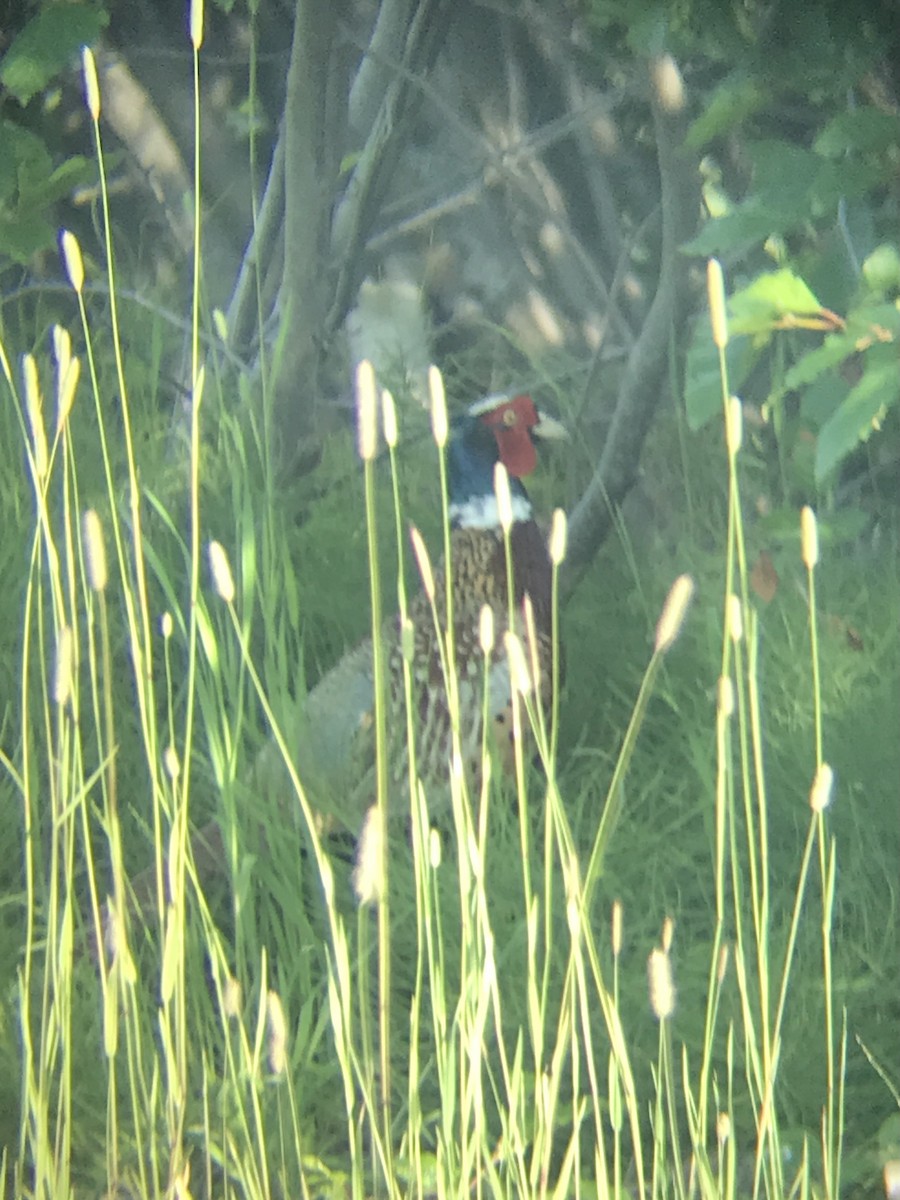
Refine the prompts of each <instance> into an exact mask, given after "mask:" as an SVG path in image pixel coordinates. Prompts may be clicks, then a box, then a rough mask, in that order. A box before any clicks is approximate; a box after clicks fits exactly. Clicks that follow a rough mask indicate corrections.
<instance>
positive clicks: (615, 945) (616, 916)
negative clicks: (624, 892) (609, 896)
mask: <svg viewBox="0 0 900 1200" xmlns="http://www.w3.org/2000/svg"><path fill="white" fill-rule="evenodd" d="M612 952H613V957H614V958H618V957H619V955H620V954H621V953H622V901H621V900H614V901H613V906H612Z"/></svg>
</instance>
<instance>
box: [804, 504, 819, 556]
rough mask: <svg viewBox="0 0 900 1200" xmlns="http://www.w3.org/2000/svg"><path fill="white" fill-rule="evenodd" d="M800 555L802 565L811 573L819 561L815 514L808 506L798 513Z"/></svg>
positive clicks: (817, 529)
mask: <svg viewBox="0 0 900 1200" xmlns="http://www.w3.org/2000/svg"><path fill="white" fill-rule="evenodd" d="M800 553H801V554H802V556H803V565H804V566H805V567H806V569H807V571H811V570H812V569H813V568H814V567H815V566H816V564H817V563H818V561H819V526H818V522H817V521H816V514H815V513H814V512H813V510H812V509H811V508H810V507H809V505H808V504H805V505H804V506H803V510H802V511H801V513H800Z"/></svg>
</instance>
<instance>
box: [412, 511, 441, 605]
mask: <svg viewBox="0 0 900 1200" xmlns="http://www.w3.org/2000/svg"><path fill="white" fill-rule="evenodd" d="M409 536H410V540H411V541H412V548H413V554H415V556H416V565H417V566H418V568H419V574H420V575H421V577H422V587H423V588H424V589H425V595H426V596H427V597H428V599H429V602H430V603H432V604H433V603H434V596H435V587H434V572H433V571H432V569H431V559H430V558H429V557H428V548H427V547H426V545H425V540H424V538H423V537H422V535H421V533H419V531H418V529H416V527H415V525H411V526H410V528H409Z"/></svg>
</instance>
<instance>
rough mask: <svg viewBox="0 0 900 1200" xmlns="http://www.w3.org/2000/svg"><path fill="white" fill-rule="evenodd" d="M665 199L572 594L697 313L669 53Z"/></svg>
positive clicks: (675, 80)
mask: <svg viewBox="0 0 900 1200" xmlns="http://www.w3.org/2000/svg"><path fill="white" fill-rule="evenodd" d="M649 74H650V84H651V90H652V108H653V120H654V127H655V130H656V143H657V158H658V162H659V174H660V184H661V197H662V201H661V204H662V249H661V254H660V272H659V280H658V283H657V288H656V294H655V296H654V298H653V302H652V303H651V305H650V309H649V311H648V313H647V317H646V320H645V322H644V326H643V328H642V330H641V332H640V335H639V336H638V338H637V341H636V342H635V344H634V346H633V347H632V350H631V353H630V355H629V357H628V363H627V365H626V368H625V372H624V375H623V377H622V383H621V386H620V388H619V398H618V401H617V403H616V408H615V412H614V414H613V418H612V422H611V424H610V429H609V436H608V438H607V441H606V444H605V445H604V447H603V453H602V454H601V456H600V461H599V463H598V466H597V470H596V471H595V473H594V476H593V478H592V480H591V482H590V484H589V485H588V487H587V490H586V491H585V493H584V495H583V496H582V497H581V499H580V500H579V502H578V504H577V505H576V506H575V510H574V511H573V513H572V515H571V517H570V520H569V539H568V540H569V549H568V555H567V558H566V562H565V564H564V570H563V576H562V588H563V594H564V596H568V595H570V594H571V592H572V591H574V589H575V587H576V586H577V584H578V582H579V580H580V579H581V577H582V575H583V574H584V572H585V571H586V570H587V568H588V566H589V565H590V563H591V562H592V560H593V558H594V555H595V554H596V552H597V550H598V549H599V547H600V546H601V545H602V543H603V541H604V539H605V538H606V536H607V535H608V533H609V531H610V529H611V527H612V522H613V512H614V510H615V508H616V507H618V505H620V504H621V503H622V501H623V500H624V498H625V496H626V495H627V493H628V491H629V490H630V488H631V486H632V484H633V483H634V480H635V477H636V475H637V469H638V461H639V458H640V453H641V448H642V447H643V444H644V438H645V437H646V434H647V431H648V429H649V428H650V424H651V422H652V419H653V414H654V413H655V411H656V408H657V405H658V403H659V398H660V396H661V394H662V393H663V391H664V389H665V386H666V377H667V371H668V355H669V346H670V341H671V338H672V335H673V334H674V335H675V337H676V339H677V338H678V335H679V334H680V333H681V331H682V330H683V327H684V325H685V323H686V321H687V318H688V316H689V314H690V311H691V303H690V299H691V298H690V289H689V283H688V264H687V261H686V260H685V259H684V258H682V257H681V256H680V254H679V250H678V247H679V246H680V245H681V244H682V243H683V242H685V241H687V240H688V238H690V237H691V235H692V234H693V232H694V229H695V227H696V224H697V220H698V216H699V211H700V206H699V173H698V164H697V162H696V161H695V159H694V157H693V155H692V154H691V153H690V152H689V151H687V150H686V149H685V147H684V134H685V129H686V124H687V114H686V111H685V100H684V95H683V90H682V84H681V78H680V75H679V73H678V69H677V67H676V66H675V63H674V61H673V60H672V59H671V58H670V57H669V56H668V55H664V56H661V57H659V58H656V59H653V60H651V62H650V63H649Z"/></svg>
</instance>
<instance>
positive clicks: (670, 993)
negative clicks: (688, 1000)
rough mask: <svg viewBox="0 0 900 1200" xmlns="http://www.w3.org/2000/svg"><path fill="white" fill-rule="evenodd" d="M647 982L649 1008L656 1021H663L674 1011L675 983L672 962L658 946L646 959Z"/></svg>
mask: <svg viewBox="0 0 900 1200" xmlns="http://www.w3.org/2000/svg"><path fill="white" fill-rule="evenodd" d="M647 982H648V984H649V987H650V1007H651V1008H652V1009H653V1015H654V1016H655V1017H656V1019H657V1021H665V1020H666V1019H667V1018H668V1017H671V1015H672V1013H673V1012H674V1011H675V982H674V980H673V978H672V961H671V959H670V958H669V956H668V954H666V952H665V950H661V949H660V948H659V947H658V946H657V947H656V948H655V949H653V950H651V952H650V957H649V958H648V959H647Z"/></svg>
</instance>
